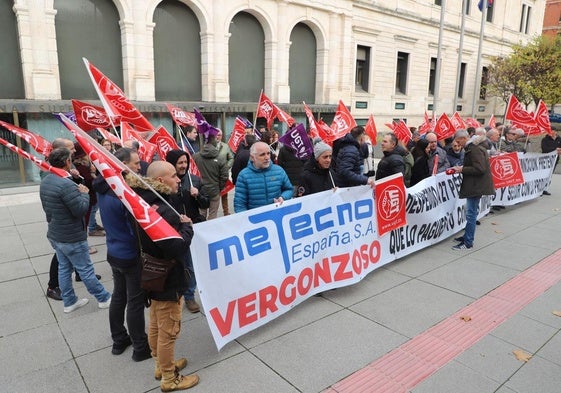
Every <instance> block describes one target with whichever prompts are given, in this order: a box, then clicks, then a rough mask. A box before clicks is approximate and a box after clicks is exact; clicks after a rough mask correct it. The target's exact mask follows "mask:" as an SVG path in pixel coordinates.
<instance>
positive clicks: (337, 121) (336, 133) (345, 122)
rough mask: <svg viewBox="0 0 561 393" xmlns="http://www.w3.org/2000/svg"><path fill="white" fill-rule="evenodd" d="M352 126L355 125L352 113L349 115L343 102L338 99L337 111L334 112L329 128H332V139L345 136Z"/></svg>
mask: <svg viewBox="0 0 561 393" xmlns="http://www.w3.org/2000/svg"><path fill="white" fill-rule="evenodd" d="M354 127H356V121H355V119H354V118H353V115H351V112H349V110H348V109H347V107H346V106H345V104H343V101H341V100H339V105H338V106H337V112H335V117H334V118H333V123H331V130H333V134H332V136H331V138H332V140H335V139H339V138H341V137H343V136H345V135H346V134H348V133H349V132H350V131H351V130H352V129H353V128H354Z"/></svg>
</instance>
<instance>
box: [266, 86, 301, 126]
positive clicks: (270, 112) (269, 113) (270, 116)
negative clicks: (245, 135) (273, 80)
mask: <svg viewBox="0 0 561 393" xmlns="http://www.w3.org/2000/svg"><path fill="white" fill-rule="evenodd" d="M257 117H264V118H265V119H266V120H267V128H269V129H270V128H271V126H272V125H273V122H274V120H275V119H278V120H280V121H283V122H286V123H287V124H288V126H289V127H292V126H293V125H294V123H295V121H294V119H293V118H292V117H291V116H290V115H289V114H288V113H286V112H285V111H283V110H282V109H281V108H279V107H278V106H277V105H275V104H273V101H271V100H270V99H269V97H267V96H266V95H265V94H264V93H263V91H261V95H260V96H259V103H258V104H257Z"/></svg>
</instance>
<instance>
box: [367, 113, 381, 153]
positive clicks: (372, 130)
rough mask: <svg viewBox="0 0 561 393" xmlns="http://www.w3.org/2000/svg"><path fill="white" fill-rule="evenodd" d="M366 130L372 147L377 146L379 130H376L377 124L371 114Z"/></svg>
mask: <svg viewBox="0 0 561 393" xmlns="http://www.w3.org/2000/svg"><path fill="white" fill-rule="evenodd" d="M364 130H365V131H366V135H368V137H369V138H370V142H371V143H372V146H376V143H378V142H377V141H376V138H377V136H378V130H377V129H376V123H375V122H374V115H373V114H370V117H368V121H367V122H366V126H365V127H364Z"/></svg>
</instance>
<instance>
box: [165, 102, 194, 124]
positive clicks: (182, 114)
mask: <svg viewBox="0 0 561 393" xmlns="http://www.w3.org/2000/svg"><path fill="white" fill-rule="evenodd" d="M166 107H167V108H168V111H169V113H170V115H171V118H172V119H173V121H174V122H175V123H176V124H178V125H180V126H193V127H196V126H197V119H195V114H194V113H191V112H186V111H184V110H183V109H181V108H178V107H176V106H173V105H171V104H166Z"/></svg>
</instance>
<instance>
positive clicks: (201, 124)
mask: <svg viewBox="0 0 561 393" xmlns="http://www.w3.org/2000/svg"><path fill="white" fill-rule="evenodd" d="M193 110H194V112H195V120H196V121H197V131H198V132H199V134H203V135H204V137H205V141H208V138H210V137H211V136H216V135H218V129H217V128H216V127H214V126H213V125H212V124H210V123H209V122H208V121H206V119H205V117H204V116H203V114H202V113H201V112H199V111H198V110H197V109H196V108H193Z"/></svg>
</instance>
